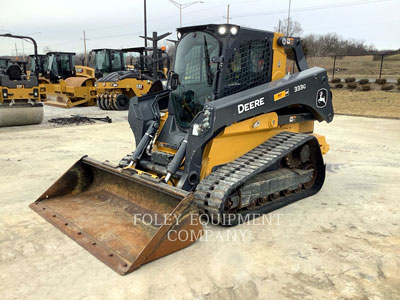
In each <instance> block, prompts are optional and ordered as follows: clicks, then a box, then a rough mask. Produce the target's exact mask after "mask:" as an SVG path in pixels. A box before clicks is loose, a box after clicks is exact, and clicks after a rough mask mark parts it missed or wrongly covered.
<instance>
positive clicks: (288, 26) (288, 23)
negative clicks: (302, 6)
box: [286, 0, 292, 36]
mask: <svg viewBox="0 0 400 300" xmlns="http://www.w3.org/2000/svg"><path fill="white" fill-rule="evenodd" d="M291 4H292V0H289V10H288V17H287V32H286V36H289V28H290V6H291Z"/></svg>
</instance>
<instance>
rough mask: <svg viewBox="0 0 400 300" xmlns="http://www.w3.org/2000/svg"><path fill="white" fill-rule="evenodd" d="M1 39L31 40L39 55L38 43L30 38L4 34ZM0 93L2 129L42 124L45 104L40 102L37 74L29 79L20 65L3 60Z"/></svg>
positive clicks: (0, 121)
mask: <svg viewBox="0 0 400 300" xmlns="http://www.w3.org/2000/svg"><path fill="white" fill-rule="evenodd" d="M0 37H9V38H18V39H26V40H30V41H31V42H32V43H33V45H34V49H35V54H36V55H37V46H36V42H35V40H34V39H32V38H30V37H26V36H17V35H12V34H2V35H0ZM22 66H24V65H23V64H22ZM0 92H1V94H0V127H3V126H16V125H30V124H39V123H41V122H42V120H43V103H42V102H40V95H39V82H38V79H37V76H36V75H35V74H31V75H30V76H29V78H28V77H27V75H26V73H25V72H24V70H23V69H22V68H21V66H20V65H19V64H18V63H14V62H11V60H7V59H2V62H1V67H0Z"/></svg>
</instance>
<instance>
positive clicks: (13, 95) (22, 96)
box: [0, 85, 40, 103]
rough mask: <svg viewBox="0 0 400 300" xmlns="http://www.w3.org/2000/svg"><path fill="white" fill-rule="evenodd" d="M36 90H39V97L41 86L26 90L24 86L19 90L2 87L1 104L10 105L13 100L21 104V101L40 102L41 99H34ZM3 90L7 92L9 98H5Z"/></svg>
mask: <svg viewBox="0 0 400 300" xmlns="http://www.w3.org/2000/svg"><path fill="white" fill-rule="evenodd" d="M34 89H35V90H37V92H38V95H39V86H35V87H33V88H25V87H23V85H22V86H21V87H19V88H8V87H6V86H0V91H1V93H0V103H9V102H11V101H12V100H14V101H15V102H19V100H29V99H30V100H34V101H40V97H39V96H38V97H34ZM3 90H7V95H8V96H7V97H6V98H4V97H3Z"/></svg>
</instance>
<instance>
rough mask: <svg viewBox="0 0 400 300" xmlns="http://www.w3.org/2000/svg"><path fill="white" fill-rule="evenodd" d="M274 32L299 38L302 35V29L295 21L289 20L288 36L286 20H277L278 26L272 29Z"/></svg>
mask: <svg viewBox="0 0 400 300" xmlns="http://www.w3.org/2000/svg"><path fill="white" fill-rule="evenodd" d="M274 30H275V31H276V32H282V33H284V34H287V35H288V36H301V35H302V34H303V28H302V27H301V24H300V23H299V22H297V21H293V20H292V19H290V22H289V34H288V19H287V18H286V19H283V20H279V25H278V26H275V27H274Z"/></svg>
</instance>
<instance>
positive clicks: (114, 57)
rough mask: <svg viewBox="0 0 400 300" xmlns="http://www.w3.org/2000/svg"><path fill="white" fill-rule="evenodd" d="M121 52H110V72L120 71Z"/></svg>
mask: <svg viewBox="0 0 400 300" xmlns="http://www.w3.org/2000/svg"><path fill="white" fill-rule="evenodd" d="M122 63H123V62H122V61H121V52H120V51H112V52H111V72H115V71H120V70H122Z"/></svg>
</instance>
